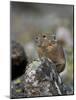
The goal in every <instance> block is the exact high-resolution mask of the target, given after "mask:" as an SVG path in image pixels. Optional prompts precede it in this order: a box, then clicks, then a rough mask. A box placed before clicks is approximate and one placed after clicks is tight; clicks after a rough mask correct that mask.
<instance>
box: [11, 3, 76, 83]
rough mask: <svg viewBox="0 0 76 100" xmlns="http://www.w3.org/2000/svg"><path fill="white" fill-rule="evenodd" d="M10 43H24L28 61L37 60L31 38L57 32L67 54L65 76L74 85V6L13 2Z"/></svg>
mask: <svg viewBox="0 0 76 100" xmlns="http://www.w3.org/2000/svg"><path fill="white" fill-rule="evenodd" d="M10 4H11V6H10V7H11V9H10V34H11V40H15V41H17V42H19V43H21V44H22V45H23V46H24V48H25V51H26V53H27V56H28V58H29V59H34V58H36V57H37V56H38V55H37V52H36V50H35V46H34V44H33V39H32V36H33V34H34V33H38V32H42V33H43V32H45V33H46V32H49V33H55V34H56V37H57V40H59V41H60V42H61V43H62V46H63V48H64V51H65V55H66V68H65V71H64V73H65V74H63V73H62V74H63V78H64V81H65V83H68V82H70V83H73V60H74V59H73V6H72V5H55V4H39V3H26V2H11V3H10Z"/></svg>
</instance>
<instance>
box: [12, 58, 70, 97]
mask: <svg viewBox="0 0 76 100" xmlns="http://www.w3.org/2000/svg"><path fill="white" fill-rule="evenodd" d="M11 90H12V92H11V97H12V98H21V97H39V96H57V95H67V94H69V92H68V91H67V88H66V87H65V85H64V83H63V82H62V79H61V77H60V75H59V74H58V73H57V71H56V66H55V64H54V63H53V62H52V61H50V60H49V59H47V58H43V59H41V60H39V59H37V60H35V61H33V62H32V63H31V64H28V66H27V67H26V71H25V74H24V75H22V76H21V77H20V78H18V79H16V80H14V81H13V82H12V84H11Z"/></svg>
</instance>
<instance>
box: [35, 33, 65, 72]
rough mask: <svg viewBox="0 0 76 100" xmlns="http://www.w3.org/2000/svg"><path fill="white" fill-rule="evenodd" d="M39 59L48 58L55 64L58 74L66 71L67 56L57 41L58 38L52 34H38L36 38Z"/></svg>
mask: <svg viewBox="0 0 76 100" xmlns="http://www.w3.org/2000/svg"><path fill="white" fill-rule="evenodd" d="M34 40H35V44H36V47H37V52H38V55H39V58H42V57H46V58H49V59H50V60H52V61H53V63H55V65H56V68H57V72H58V73H61V72H63V71H64V69H65V63H66V59H65V54H64V50H63V47H62V46H61V45H60V44H59V42H58V41H57V40H56V36H55V35H54V34H52V35H51V34H50V33H38V34H36V35H35V36H34Z"/></svg>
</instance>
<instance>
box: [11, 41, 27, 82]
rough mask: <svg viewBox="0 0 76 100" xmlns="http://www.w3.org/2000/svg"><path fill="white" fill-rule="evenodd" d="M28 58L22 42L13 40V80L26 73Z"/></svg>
mask: <svg viewBox="0 0 76 100" xmlns="http://www.w3.org/2000/svg"><path fill="white" fill-rule="evenodd" d="M27 63H28V60H27V56H26V53H25V51H24V48H23V47H22V46H21V44H20V43H17V42H15V41H12V42H11V80H15V79H17V78H18V77H20V76H21V75H23V74H24V73H25V68H26V66H27Z"/></svg>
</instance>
